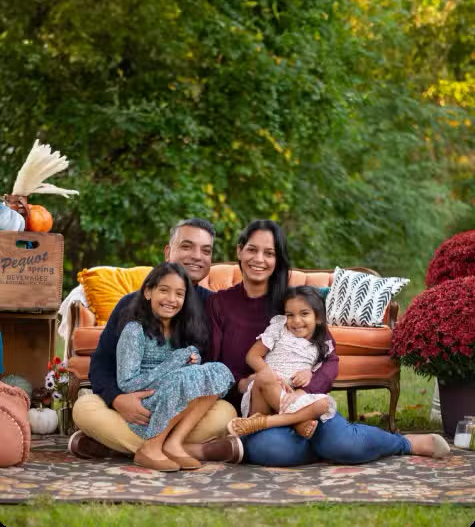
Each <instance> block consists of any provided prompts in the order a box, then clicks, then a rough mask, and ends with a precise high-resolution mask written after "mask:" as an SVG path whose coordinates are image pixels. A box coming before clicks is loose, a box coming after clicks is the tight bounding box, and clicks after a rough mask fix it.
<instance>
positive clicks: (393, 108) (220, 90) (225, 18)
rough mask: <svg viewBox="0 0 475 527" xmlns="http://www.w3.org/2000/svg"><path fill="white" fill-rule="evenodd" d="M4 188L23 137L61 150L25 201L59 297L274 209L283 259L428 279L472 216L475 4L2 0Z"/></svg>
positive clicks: (224, 242)
mask: <svg viewBox="0 0 475 527" xmlns="http://www.w3.org/2000/svg"><path fill="white" fill-rule="evenodd" d="M0 5H1V9H0V36H1V38H0V78H1V79H2V82H1V83H0V158H1V163H0V187H1V188H0V190H2V191H3V192H10V191H11V188H12V186H13V181H14V179H15V176H16V172H17V171H18V169H19V168H20V166H21V164H22V163H23V161H24V159H25V157H26V155H27V153H28V151H29V149H30V148H31V146H32V144H33V141H34V139H35V138H36V137H38V138H40V140H42V141H43V142H47V143H50V144H51V145H52V146H53V148H54V149H59V150H61V153H63V154H65V155H67V157H68V158H69V159H70V160H71V162H72V163H71V168H70V170H69V175H68V176H67V177H63V178H61V180H60V183H61V186H66V187H68V188H75V189H77V190H79V191H80V196H79V197H77V198H72V199H70V200H68V201H65V200H63V198H61V197H44V196H40V195H37V196H35V195H33V196H32V197H31V200H30V201H31V202H33V203H40V204H44V205H45V206H47V207H48V208H49V210H51V212H52V213H53V216H54V218H55V225H54V227H53V230H54V231H55V232H61V233H63V235H64V236H65V243H66V253H65V259H66V260H65V269H66V284H65V288H66V289H67V288H70V287H71V286H72V284H73V282H74V280H75V275H76V273H77V271H79V270H81V269H82V268H84V267H89V266H93V265H99V264H102V265H135V264H151V263H155V262H157V261H159V260H161V259H162V258H163V256H162V247H163V245H164V244H165V242H166V240H167V237H168V230H169V228H170V226H171V225H172V224H173V223H174V222H175V221H176V220H178V219H180V218H184V217H190V216H200V217H203V218H207V219H209V220H211V221H213V222H214V224H215V226H216V228H217V232H218V237H217V244H216V251H215V260H233V259H235V253H234V248H235V243H236V240H237V235H238V233H239V231H240V230H241V229H242V228H243V227H244V226H245V224H246V223H248V222H249V221H250V220H252V219H254V218H263V217H267V218H272V219H275V220H276V221H278V222H279V223H280V224H281V225H282V226H283V227H284V229H285V231H286V232H287V234H288V238H289V246H290V249H291V256H292V263H293V265H294V266H298V267H322V268H329V267H333V266H335V265H340V266H348V265H365V266H368V267H373V268H375V269H377V270H379V271H380V272H381V273H384V274H388V273H396V272H397V273H400V274H405V275H408V276H414V275H417V276H419V277H422V276H423V275H424V270H425V267H426V265H427V262H428V261H429V259H430V256H431V254H432V252H433V250H434V248H435V247H436V246H437V245H438V244H439V243H440V241H441V240H443V239H444V238H446V237H447V236H448V235H449V234H452V233H453V232H456V231H458V230H461V229H464V228H469V227H473V224H474V221H473V220H474V215H473V204H474V200H475V198H474V187H475V183H474V178H473V161H474V157H475V156H474V143H475V136H474V134H473V125H474V122H473V102H474V97H475V95H474V94H475V85H474V78H475V72H474V56H473V49H475V47H474V44H475V33H474V29H473V28H474V27H475V24H474V12H475V10H474V9H473V8H474V1H473V0H467V1H464V2H462V1H451V2H446V1H442V0H424V1H423V0H414V1H411V2H409V1H397V0H385V1H384V2H371V1H369V0H356V1H355V0H341V1H330V0H319V1H316V0H288V1H278V0H256V1H237V0H234V1H232V0H219V1H211V0H210V1H205V0H182V1H172V0H166V1H165V0H102V1H101V2H97V1H92V0H83V1H82V2H80V3H78V2H73V1H72V0H16V1H15V2H10V1H7V0H0Z"/></svg>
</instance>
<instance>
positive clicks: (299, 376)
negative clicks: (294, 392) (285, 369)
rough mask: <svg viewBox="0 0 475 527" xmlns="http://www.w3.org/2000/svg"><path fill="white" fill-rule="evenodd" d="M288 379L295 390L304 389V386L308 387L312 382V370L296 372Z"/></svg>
mask: <svg viewBox="0 0 475 527" xmlns="http://www.w3.org/2000/svg"><path fill="white" fill-rule="evenodd" d="M290 379H291V380H292V384H293V385H294V386H295V388H305V386H308V385H309V384H310V381H311V380H312V370H300V371H296V372H295V373H294V374H293V375H292V376H291V377H290Z"/></svg>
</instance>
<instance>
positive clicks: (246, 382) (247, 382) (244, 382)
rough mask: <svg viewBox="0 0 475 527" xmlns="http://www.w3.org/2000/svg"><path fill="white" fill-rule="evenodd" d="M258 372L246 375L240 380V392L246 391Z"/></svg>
mask: <svg viewBox="0 0 475 527" xmlns="http://www.w3.org/2000/svg"><path fill="white" fill-rule="evenodd" d="M255 376H256V374H255V373H253V374H252V375H249V377H244V378H243V379H241V380H240V381H239V382H238V390H239V393H246V391H247V387H248V386H249V385H250V384H251V381H253V380H254V378H255Z"/></svg>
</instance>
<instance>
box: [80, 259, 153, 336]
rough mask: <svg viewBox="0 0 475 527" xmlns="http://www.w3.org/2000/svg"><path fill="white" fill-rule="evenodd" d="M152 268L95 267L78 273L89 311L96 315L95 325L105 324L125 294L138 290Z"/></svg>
mask: <svg viewBox="0 0 475 527" xmlns="http://www.w3.org/2000/svg"><path fill="white" fill-rule="evenodd" d="M152 269H153V267H131V268H130V269H124V268H122V267H95V268H93V269H83V270H82V271H80V272H79V273H78V282H79V283H80V284H82V286H83V287H84V292H85V294H86V299H87V303H88V304H89V309H90V310H91V311H92V312H93V313H94V314H95V315H96V324H97V325H98V326H103V325H105V323H106V322H107V320H108V318H109V317H110V314H111V313H112V310H113V309H114V307H115V306H116V304H117V302H118V301H119V300H120V299H121V298H122V297H123V296H125V295H126V294H128V293H132V292H134V291H137V289H140V287H141V285H142V283H143V281H144V280H145V277H146V276H147V275H148V273H150V271H151V270H152Z"/></svg>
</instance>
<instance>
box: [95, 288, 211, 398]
mask: <svg viewBox="0 0 475 527" xmlns="http://www.w3.org/2000/svg"><path fill="white" fill-rule="evenodd" d="M195 291H196V292H197V294H198V297H199V298H200V300H201V302H202V304H203V306H204V304H205V302H206V299H207V298H208V297H209V296H210V295H212V294H213V292H212V291H210V290H209V289H205V288H204V287H201V286H199V285H198V286H195ZM137 294H138V291H136V292H135V293H129V294H128V295H126V296H124V297H123V298H121V299H120V300H119V302H118V303H117V305H116V306H115V308H114V311H112V313H111V316H110V317H109V320H108V321H107V324H106V327H105V328H104V330H103V331H102V333H101V337H100V339H99V344H98V345H97V348H96V351H95V352H94V353H93V354H92V355H91V365H90V367H89V380H90V381H91V384H92V390H93V392H94V393H97V395H99V396H100V397H102V399H104V401H105V403H106V404H107V405H108V406H112V402H113V400H114V399H115V398H116V397H117V396H118V395H121V394H122V393H124V392H122V391H121V390H120V388H119V387H118V386H117V342H118V341H119V337H120V332H119V327H118V326H119V318H120V312H121V311H122V310H123V309H125V308H126V307H127V306H128V305H129V304H130V302H131V301H132V300H133V298H134V297H135V296H136V295H137Z"/></svg>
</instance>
